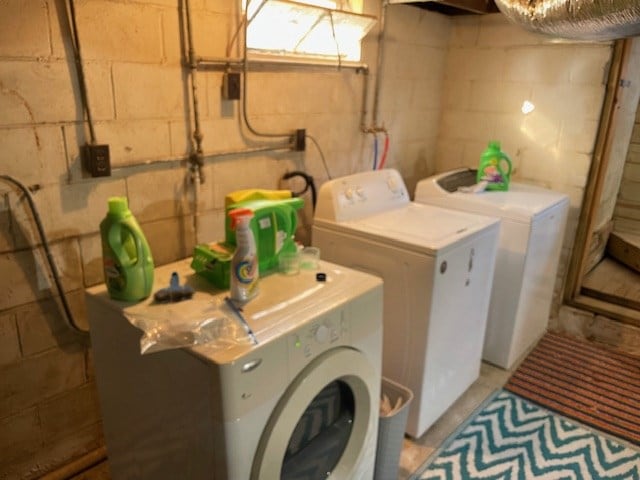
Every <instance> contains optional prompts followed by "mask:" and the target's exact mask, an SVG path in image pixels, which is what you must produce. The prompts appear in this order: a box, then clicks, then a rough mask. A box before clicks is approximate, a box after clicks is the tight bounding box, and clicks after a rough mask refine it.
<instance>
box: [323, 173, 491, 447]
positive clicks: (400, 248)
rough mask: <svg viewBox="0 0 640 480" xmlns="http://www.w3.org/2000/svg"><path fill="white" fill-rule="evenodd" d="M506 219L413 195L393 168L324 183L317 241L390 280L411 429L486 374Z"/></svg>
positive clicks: (427, 422) (421, 428)
mask: <svg viewBox="0 0 640 480" xmlns="http://www.w3.org/2000/svg"><path fill="white" fill-rule="evenodd" d="M499 222H500V221H499V220H498V219H497V218H490V217H486V216H481V215H473V214H468V213H463V212H452V211H450V210H444V209H441V208H437V207H432V206H427V205H420V204H416V203H413V202H411V201H410V200H409V195H408V193H407V190H406V186H405V184H404V181H403V180H402V177H401V176H400V174H399V173H398V172H397V171H396V170H393V169H385V170H377V171H370V172H363V173H357V174H354V175H349V176H346V177H342V178H336V179H334V180H330V181H328V182H326V183H324V184H323V185H322V187H321V188H320V191H319V193H318V200H317V205H316V211H315V218H314V223H313V229H312V244H313V245H315V246H317V247H319V248H320V251H321V255H322V257H323V258H325V259H327V260H329V261H332V262H335V263H339V264H342V265H346V266H348V267H351V268H355V269H357V270H362V271H364V272H369V273H373V274H375V275H377V276H379V277H382V279H383V281H384V288H383V289H384V320H383V321H384V335H383V337H384V339H383V355H382V372H383V375H384V376H385V377H387V378H390V379H392V380H394V381H396V382H398V383H400V384H401V385H404V386H406V387H408V388H410V389H411V390H412V391H413V394H414V398H413V402H412V403H411V405H410V407H409V415H408V419H407V427H406V432H407V433H408V434H409V435H411V436H413V437H419V436H421V435H422V434H423V433H424V432H425V431H426V430H427V428H429V427H430V426H431V425H432V424H433V423H434V422H435V421H436V420H437V419H438V418H439V417H440V416H441V415H442V413H444V412H445V411H446V410H447V409H448V408H449V407H450V406H451V404H452V403H453V402H454V401H455V400H456V399H457V398H458V397H459V396H460V395H461V394H462V393H463V392H464V391H465V390H466V389H467V388H468V387H469V386H470V385H471V384H472V383H473V382H474V381H475V380H476V379H477V378H478V376H479V372H480V363H481V359H480V357H481V353H482V344H483V340H484V331H485V325H486V321H487V312H488V308H489V294H490V292H491V281H492V278H493V269H494V264H495V256H496V248H497V240H498V229H499Z"/></svg>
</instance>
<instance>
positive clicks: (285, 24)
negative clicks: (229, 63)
mask: <svg viewBox="0 0 640 480" xmlns="http://www.w3.org/2000/svg"><path fill="white" fill-rule="evenodd" d="M362 2H363V0H299V1H290V0H248V5H246V14H247V19H248V27H247V47H248V49H249V52H250V53H252V54H266V55H269V56H273V55H276V56H287V57H304V58H321V59H325V60H337V61H340V62H342V61H354V62H358V61H360V57H361V47H360V42H361V40H362V39H363V38H364V36H365V35H366V34H367V33H368V32H369V30H371V28H372V27H373V26H374V25H375V22H376V18H375V17H373V16H371V15H365V14H363V13H362Z"/></svg>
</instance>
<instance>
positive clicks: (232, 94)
mask: <svg viewBox="0 0 640 480" xmlns="http://www.w3.org/2000/svg"><path fill="white" fill-rule="evenodd" d="M222 98H223V100H240V74H239V73H232V72H225V73H224V75H223V76H222Z"/></svg>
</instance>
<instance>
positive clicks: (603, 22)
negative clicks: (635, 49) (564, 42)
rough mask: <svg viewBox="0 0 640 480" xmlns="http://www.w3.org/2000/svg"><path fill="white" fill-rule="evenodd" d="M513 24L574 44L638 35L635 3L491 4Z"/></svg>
mask: <svg viewBox="0 0 640 480" xmlns="http://www.w3.org/2000/svg"><path fill="white" fill-rule="evenodd" d="M495 3H496V5H497V6H498V8H499V9H500V11H501V12H502V13H503V14H504V15H505V16H506V17H507V18H508V19H509V20H510V21H512V22H513V23H516V24H517V25H520V26H521V27H523V28H525V29H527V30H530V31H533V32H537V33H543V34H546V35H552V36H555V37H560V38H568V39H575V40H595V41H602V40H614V39H618V38H624V37H632V36H635V35H640V1H638V0H495Z"/></svg>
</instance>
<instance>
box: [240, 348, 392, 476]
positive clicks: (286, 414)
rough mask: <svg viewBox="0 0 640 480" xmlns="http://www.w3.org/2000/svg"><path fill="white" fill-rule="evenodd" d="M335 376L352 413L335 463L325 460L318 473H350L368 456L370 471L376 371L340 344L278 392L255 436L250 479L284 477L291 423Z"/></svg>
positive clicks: (375, 424)
mask: <svg viewBox="0 0 640 480" xmlns="http://www.w3.org/2000/svg"><path fill="white" fill-rule="evenodd" d="M335 382H337V383H339V384H340V385H344V386H345V387H346V389H347V390H348V393H347V395H346V396H347V397H350V398H351V399H352V404H353V417H352V420H349V421H348V422H347V423H348V424H349V425H348V428H349V433H348V438H347V439H346V441H345V446H344V448H342V449H341V452H340V453H339V455H338V457H337V458H336V462H337V463H335V465H333V464H332V465H330V466H329V469H330V471H326V470H325V471H324V472H323V476H322V478H328V479H347V478H355V477H356V475H357V474H358V473H359V470H360V469H361V468H362V465H361V463H362V462H363V461H370V462H371V471H373V462H374V459H375V449H376V446H375V438H376V435H377V429H378V404H379V400H378V397H379V393H380V382H381V379H380V374H379V373H378V374H376V370H375V369H374V367H373V366H372V365H371V363H370V362H369V361H368V360H367V358H366V357H365V356H364V355H363V354H362V353H360V352H358V351H357V350H354V349H351V348H346V347H341V348H336V349H333V350H329V351H327V352H324V353H323V354H322V355H319V356H318V357H317V358H315V359H314V360H313V361H312V362H311V363H310V364H309V365H307V367H305V368H304V369H303V370H302V371H301V372H300V374H299V375H298V376H297V377H296V378H295V380H294V381H293V382H292V383H291V384H290V385H289V387H288V388H287V390H286V391H285V393H284V394H283V395H282V398H281V399H280V401H279V402H278V404H277V405H276V408H275V409H274V411H273V413H272V415H271V418H270V419H269V421H268V422H267V425H266V427H265V430H264V432H263V433H262V437H261V438H260V443H259V445H258V450H257V453H256V456H255V458H254V463H253V468H252V471H251V478H252V480H273V479H280V478H286V476H284V477H283V466H284V460H285V456H286V455H287V453H288V451H290V450H291V443H292V438H293V436H294V432H297V431H298V430H299V429H296V427H297V425H298V422H299V420H300V419H301V418H302V417H303V415H305V412H306V411H307V409H308V408H309V406H310V405H311V404H312V402H313V401H314V399H315V398H316V397H317V396H318V394H319V393H320V392H322V391H323V389H325V387H327V386H328V385H331V384H332V383H335ZM331 434H332V433H331V429H327V433H326V435H331ZM296 435H297V433H296ZM291 478H295V477H294V476H292V477H291ZM305 478H308V477H305Z"/></svg>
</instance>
